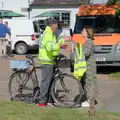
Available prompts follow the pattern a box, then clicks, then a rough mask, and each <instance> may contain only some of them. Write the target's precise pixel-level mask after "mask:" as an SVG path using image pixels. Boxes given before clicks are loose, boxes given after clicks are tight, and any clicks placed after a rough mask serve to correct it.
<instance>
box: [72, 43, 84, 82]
mask: <svg viewBox="0 0 120 120" xmlns="http://www.w3.org/2000/svg"><path fill="white" fill-rule="evenodd" d="M73 54H74V61H75V63H74V73H73V74H74V76H75V77H76V78H77V79H79V80H80V79H81V77H82V76H83V75H84V73H85V71H86V62H85V56H84V53H83V47H82V45H81V44H79V43H76V44H74V46H73Z"/></svg>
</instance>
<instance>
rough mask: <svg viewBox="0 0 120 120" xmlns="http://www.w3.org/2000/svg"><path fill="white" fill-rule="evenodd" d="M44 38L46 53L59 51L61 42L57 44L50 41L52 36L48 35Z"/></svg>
mask: <svg viewBox="0 0 120 120" xmlns="http://www.w3.org/2000/svg"><path fill="white" fill-rule="evenodd" d="M44 37H45V38H44V39H45V41H44V45H45V47H46V49H47V50H48V51H50V52H54V51H58V50H59V49H60V45H61V42H62V40H60V41H59V42H55V41H54V40H52V36H51V35H49V34H47V35H45V36H44Z"/></svg>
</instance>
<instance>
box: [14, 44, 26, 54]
mask: <svg viewBox="0 0 120 120" xmlns="http://www.w3.org/2000/svg"><path fill="white" fill-rule="evenodd" d="M27 51H28V47H27V45H26V44H25V43H18V44H17V45H16V46H15V52H16V53H17V54H19V55H24V54H26V53H27Z"/></svg>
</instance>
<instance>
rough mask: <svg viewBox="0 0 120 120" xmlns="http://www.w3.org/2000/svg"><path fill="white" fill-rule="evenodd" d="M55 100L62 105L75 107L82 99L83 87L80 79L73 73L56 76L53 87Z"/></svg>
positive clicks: (52, 91)
mask: <svg viewBox="0 0 120 120" xmlns="http://www.w3.org/2000/svg"><path fill="white" fill-rule="evenodd" d="M51 93H52V97H53V100H54V101H55V102H56V103H57V104H58V105H59V106H60V107H67V108H70V107H75V106H76V105H77V104H78V103H79V102H80V99H81V96H82V94H83V89H82V86H81V83H80V81H79V80H77V79H76V78H75V77H74V76H73V75H70V74H62V75H61V76H58V77H57V78H55V81H54V82H53V84H52V87H51Z"/></svg>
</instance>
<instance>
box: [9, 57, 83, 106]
mask: <svg viewBox="0 0 120 120" xmlns="http://www.w3.org/2000/svg"><path fill="white" fill-rule="evenodd" d="M27 58H28V59H30V60H31V61H32V62H31V65H32V66H33V69H32V70H31V71H30V72H28V69H24V70H15V72H14V73H13V74H12V75H11V77H10V80H9V93H10V96H11V100H14V98H15V96H14V95H13V92H12V90H11V88H12V87H11V85H12V81H13V78H14V77H15V76H18V75H19V77H20V74H21V73H22V74H26V77H25V78H26V79H22V83H21V84H20V85H19V87H18V90H17V91H18V92H19V94H18V95H20V94H21V96H22V93H23V90H24V89H25V88H28V87H27V84H28V81H30V80H29V79H32V78H33V79H32V83H33V84H34V80H38V78H37V73H36V69H37V68H39V69H40V67H35V64H34V60H33V58H34V57H33V56H31V55H29V56H27ZM63 58H65V56H63V55H59V56H57V57H56V65H55V69H54V73H53V82H52V83H51V88H50V90H51V95H52V98H53V100H54V102H55V103H57V105H58V106H60V107H68V108H69V107H75V106H76V105H77V104H78V103H79V102H80V100H81V97H82V94H83V88H82V85H81V83H80V81H79V80H78V79H76V78H75V77H74V76H73V75H71V74H68V73H63V72H62V70H61V69H60V66H59V62H60V60H61V59H63ZM33 89H34V87H32V89H31V90H32V91H33ZM29 90H30V89H29ZM38 93H40V91H39V89H38V91H37V92H36V94H35V95H34V96H32V98H33V100H35V99H37V94H38ZM32 94H33V93H32ZM40 94H41V93H40ZM18 95H17V96H18ZM25 95H26V94H25ZM43 99H44V98H43Z"/></svg>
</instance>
